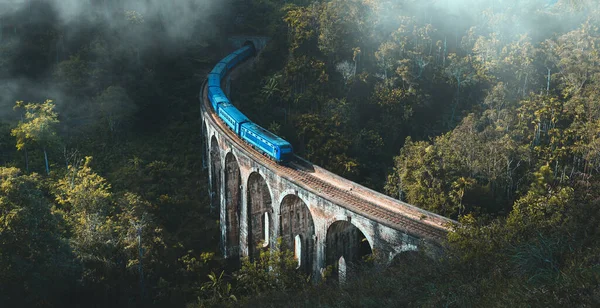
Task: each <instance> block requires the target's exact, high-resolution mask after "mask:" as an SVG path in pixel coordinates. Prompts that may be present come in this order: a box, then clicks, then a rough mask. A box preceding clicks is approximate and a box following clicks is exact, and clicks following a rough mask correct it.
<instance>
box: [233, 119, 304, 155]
mask: <svg viewBox="0 0 600 308" xmlns="http://www.w3.org/2000/svg"><path fill="white" fill-rule="evenodd" d="M240 137H242V139H244V140H246V141H247V142H248V143H250V144H251V145H252V146H254V147H255V148H256V149H258V150H259V151H261V152H263V153H265V154H267V155H269V156H270V157H272V158H274V159H275V160H276V161H277V162H288V161H290V160H291V159H292V157H293V150H292V145H291V144H290V143H289V142H287V141H285V140H283V139H282V138H280V137H279V136H277V135H275V134H273V133H271V132H270V131H268V130H266V129H264V128H262V127H260V126H259V125H258V124H256V123H253V122H246V123H244V124H243V125H242V127H241V130H240Z"/></svg>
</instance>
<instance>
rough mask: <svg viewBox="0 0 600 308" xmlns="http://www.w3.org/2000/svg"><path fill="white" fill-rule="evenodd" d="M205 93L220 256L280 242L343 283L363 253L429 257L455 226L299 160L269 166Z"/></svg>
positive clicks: (236, 256) (378, 257) (301, 263)
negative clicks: (426, 250)
mask: <svg viewBox="0 0 600 308" xmlns="http://www.w3.org/2000/svg"><path fill="white" fill-rule="evenodd" d="M238 40H239V39H238ZM263 41H264V40H263ZM257 52H258V50H257ZM252 61H253V59H251V60H248V61H247V63H245V64H243V65H242V66H241V67H240V68H237V69H236V70H234V71H233V72H232V73H231V74H230V76H228V78H225V79H226V80H227V81H226V82H236V79H237V77H236V71H238V72H237V73H239V70H244V69H245V68H244V67H247V66H251V65H252ZM237 75H239V74H237ZM224 83H225V82H224ZM206 95H207V93H206V89H205V86H204V85H203V87H202V89H201V91H200V102H201V120H202V134H203V136H202V137H203V138H202V139H203V143H204V149H205V152H204V153H203V155H204V158H205V160H204V161H205V162H206V167H207V168H208V173H209V179H210V181H209V183H210V184H209V186H210V188H209V189H210V194H211V207H212V208H214V209H215V210H217V209H218V211H219V216H220V226H221V250H222V252H223V254H224V256H225V257H226V258H229V259H232V260H240V258H242V257H248V258H250V260H254V259H256V258H257V256H258V255H259V253H260V251H261V250H264V249H271V248H274V247H276V245H277V242H278V239H279V238H280V239H281V245H282V246H283V248H286V249H290V250H292V251H293V252H294V256H295V258H296V260H297V262H298V268H299V269H300V270H303V271H305V272H306V273H307V274H312V275H313V277H320V275H321V274H322V273H323V271H324V269H325V268H327V267H328V266H332V268H333V269H334V270H333V271H332V273H333V277H336V278H337V279H340V280H344V279H345V277H346V275H347V273H348V274H349V273H350V272H351V268H352V267H351V266H350V264H355V263H356V262H358V261H360V260H361V259H362V258H363V257H364V256H367V255H371V254H372V255H373V257H374V259H375V262H376V263H377V264H380V265H386V264H387V263H389V262H390V261H391V260H392V259H393V258H394V257H395V256H396V255H398V254H400V253H403V252H407V251H413V250H416V249H417V248H418V247H419V246H421V245H426V246H428V247H433V248H434V249H432V250H431V251H436V249H439V244H440V243H441V241H442V240H443V239H444V238H445V235H446V233H447V231H448V227H449V224H450V223H455V221H452V220H450V219H447V218H444V217H442V216H439V215H436V214H433V213H430V212H427V211H424V210H422V209H419V208H417V207H414V206H412V205H409V204H407V203H404V202H401V201H398V200H395V199H392V198H390V197H388V196H385V195H383V194H381V193H378V192H375V191H373V190H370V189H368V188H366V187H363V186H361V185H359V184H357V183H354V182H352V181H349V180H347V179H344V178H342V177H339V176H337V175H335V174H333V173H331V172H329V171H327V170H325V169H323V168H321V167H319V166H316V165H314V164H311V163H310V162H307V161H305V160H303V159H302V158H300V157H296V159H295V160H294V161H293V162H292V163H290V164H289V165H288V166H282V165H279V164H277V163H275V162H273V161H271V160H270V159H268V158H267V157H265V156H263V155H261V154H260V153H258V152H257V151H256V150H254V149H253V148H251V147H250V146H249V145H248V144H246V143H245V142H244V141H242V140H241V139H240V138H238V136H237V135H235V134H234V133H233V132H232V131H231V130H229V129H228V128H227V126H226V125H225V124H224V123H223V122H222V121H221V120H220V119H219V117H218V116H217V115H216V114H215V113H214V110H213V109H212V107H211V106H210V103H209V101H208V98H207V96H206ZM242 111H243V110H242Z"/></svg>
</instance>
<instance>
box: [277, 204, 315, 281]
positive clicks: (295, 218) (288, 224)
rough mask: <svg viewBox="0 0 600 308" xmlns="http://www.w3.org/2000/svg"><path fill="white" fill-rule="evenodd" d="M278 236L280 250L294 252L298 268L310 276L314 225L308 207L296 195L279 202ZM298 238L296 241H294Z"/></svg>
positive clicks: (313, 248)
mask: <svg viewBox="0 0 600 308" xmlns="http://www.w3.org/2000/svg"><path fill="white" fill-rule="evenodd" d="M279 204H280V219H279V230H280V231H279V236H280V237H281V239H282V246H283V247H282V248H285V249H289V250H291V251H292V252H294V256H295V258H296V259H297V260H299V268H300V270H302V271H303V272H305V273H307V274H310V273H311V272H312V270H313V261H314V259H315V224H314V222H313V218H312V213H311V212H310V209H309V208H308V205H307V204H306V202H304V200H302V198H300V197H299V196H297V195H296V194H287V195H285V196H283V198H282V199H281V201H280V203H279ZM296 237H298V239H296Z"/></svg>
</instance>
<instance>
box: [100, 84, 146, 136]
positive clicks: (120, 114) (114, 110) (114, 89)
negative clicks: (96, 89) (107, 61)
mask: <svg viewBox="0 0 600 308" xmlns="http://www.w3.org/2000/svg"><path fill="white" fill-rule="evenodd" d="M94 102H95V104H96V105H97V108H98V109H99V110H100V114H101V115H102V120H103V122H105V123H106V125H107V126H108V129H109V131H110V132H111V133H112V134H116V133H117V132H118V131H119V130H121V129H122V128H123V126H124V125H125V124H127V122H128V120H129V121H130V118H131V116H132V115H133V114H134V113H135V112H136V110H137V106H136V105H135V104H134V103H133V101H132V100H131V99H130V98H129V96H128V95H127V92H126V91H125V89H123V88H122V87H119V86H110V87H108V88H106V89H105V90H104V91H103V92H102V93H100V95H98V96H96V97H95V98H94Z"/></svg>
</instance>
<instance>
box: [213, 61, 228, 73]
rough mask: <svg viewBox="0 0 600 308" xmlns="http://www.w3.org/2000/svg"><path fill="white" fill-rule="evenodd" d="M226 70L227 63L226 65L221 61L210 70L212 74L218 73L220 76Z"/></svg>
mask: <svg viewBox="0 0 600 308" xmlns="http://www.w3.org/2000/svg"><path fill="white" fill-rule="evenodd" d="M225 70H227V65H225V63H221V62H219V63H217V65H215V67H214V68H213V69H212V71H210V72H211V73H212V74H218V75H219V76H220V75H221V74H222V73H223V71H225Z"/></svg>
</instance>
